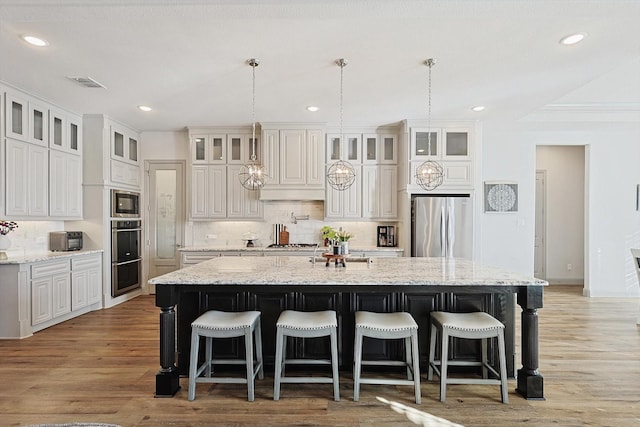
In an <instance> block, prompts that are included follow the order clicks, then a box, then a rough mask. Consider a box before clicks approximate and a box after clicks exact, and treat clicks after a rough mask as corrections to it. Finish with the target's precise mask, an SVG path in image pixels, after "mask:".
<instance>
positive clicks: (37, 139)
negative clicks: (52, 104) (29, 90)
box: [29, 102, 49, 146]
mask: <svg viewBox="0 0 640 427" xmlns="http://www.w3.org/2000/svg"><path fill="white" fill-rule="evenodd" d="M29 119H30V124H31V125H30V126H29V131H30V133H29V140H30V141H31V142H33V143H34V144H39V145H44V146H46V145H48V144H49V134H48V132H49V130H48V128H49V126H48V123H49V111H48V109H47V108H46V107H44V106H41V105H38V104H36V103H35V102H29Z"/></svg>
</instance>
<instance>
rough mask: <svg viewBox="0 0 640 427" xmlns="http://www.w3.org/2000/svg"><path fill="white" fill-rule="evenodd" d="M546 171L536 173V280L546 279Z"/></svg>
mask: <svg viewBox="0 0 640 427" xmlns="http://www.w3.org/2000/svg"><path fill="white" fill-rule="evenodd" d="M546 176H547V171H543V170H542V171H536V225H535V239H534V246H535V247H534V260H533V275H534V276H535V277H537V278H538V279H545V278H546V277H547V271H546V270H547V269H546V259H547V257H546V253H547V250H546V240H545V233H546V228H547V227H546V225H547V207H546V199H547V198H546V187H545V185H546V184H545V180H546Z"/></svg>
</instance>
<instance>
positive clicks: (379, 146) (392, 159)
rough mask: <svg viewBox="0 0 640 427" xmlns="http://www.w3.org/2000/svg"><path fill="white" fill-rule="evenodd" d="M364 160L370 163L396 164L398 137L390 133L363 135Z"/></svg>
mask: <svg viewBox="0 0 640 427" xmlns="http://www.w3.org/2000/svg"><path fill="white" fill-rule="evenodd" d="M362 141H363V143H362V150H363V153H362V158H363V159H362V162H363V163H368V164H396V163H397V162H398V143H397V141H398V138H397V137H396V135H390V134H364V135H363V136H362Z"/></svg>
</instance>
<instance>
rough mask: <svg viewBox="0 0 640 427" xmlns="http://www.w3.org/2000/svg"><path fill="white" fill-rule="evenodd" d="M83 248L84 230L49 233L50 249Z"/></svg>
mask: <svg viewBox="0 0 640 427" xmlns="http://www.w3.org/2000/svg"><path fill="white" fill-rule="evenodd" d="M80 249H82V231H52V232H50V233H49V250H51V251H79V250H80Z"/></svg>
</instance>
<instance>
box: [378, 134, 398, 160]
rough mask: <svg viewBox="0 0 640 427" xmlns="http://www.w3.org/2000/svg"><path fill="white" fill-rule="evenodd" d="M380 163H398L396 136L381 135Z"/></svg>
mask: <svg viewBox="0 0 640 427" xmlns="http://www.w3.org/2000/svg"><path fill="white" fill-rule="evenodd" d="M380 146H381V147H380V157H382V159H381V161H380V163H397V162H398V138H397V137H396V136H395V135H380Z"/></svg>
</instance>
